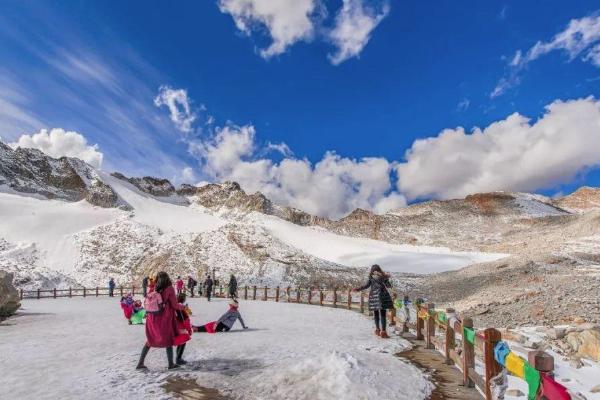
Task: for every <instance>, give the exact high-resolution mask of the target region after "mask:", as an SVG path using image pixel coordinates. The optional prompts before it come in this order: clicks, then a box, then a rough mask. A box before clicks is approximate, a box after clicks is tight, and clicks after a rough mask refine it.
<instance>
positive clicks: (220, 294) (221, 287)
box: [219, 285, 223, 297]
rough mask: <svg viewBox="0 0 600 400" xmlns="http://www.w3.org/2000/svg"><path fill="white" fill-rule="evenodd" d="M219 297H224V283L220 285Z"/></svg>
mask: <svg viewBox="0 0 600 400" xmlns="http://www.w3.org/2000/svg"><path fill="white" fill-rule="evenodd" d="M219 297H223V285H219Z"/></svg>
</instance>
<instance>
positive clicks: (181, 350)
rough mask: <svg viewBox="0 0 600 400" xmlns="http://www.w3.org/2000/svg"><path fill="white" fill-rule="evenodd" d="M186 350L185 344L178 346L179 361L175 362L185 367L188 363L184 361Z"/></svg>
mask: <svg viewBox="0 0 600 400" xmlns="http://www.w3.org/2000/svg"><path fill="white" fill-rule="evenodd" d="M184 350H185V343H184V344H182V345H181V346H177V359H176V360H175V363H176V364H179V365H185V364H187V361H185V360H184V359H183V351H184Z"/></svg>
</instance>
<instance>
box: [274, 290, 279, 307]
mask: <svg viewBox="0 0 600 400" xmlns="http://www.w3.org/2000/svg"><path fill="white" fill-rule="evenodd" d="M275 302H276V303H279V286H277V287H276V288H275Z"/></svg>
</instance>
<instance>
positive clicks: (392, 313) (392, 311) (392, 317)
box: [389, 290, 398, 326]
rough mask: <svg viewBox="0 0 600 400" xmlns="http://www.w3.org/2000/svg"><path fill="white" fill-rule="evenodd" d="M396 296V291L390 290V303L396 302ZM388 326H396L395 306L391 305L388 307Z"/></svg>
mask: <svg viewBox="0 0 600 400" xmlns="http://www.w3.org/2000/svg"><path fill="white" fill-rule="evenodd" d="M397 298H398V293H396V291H395V290H394V291H392V304H396V299H397ZM389 325H390V326H396V307H395V306H392V308H391V309H390V324H389Z"/></svg>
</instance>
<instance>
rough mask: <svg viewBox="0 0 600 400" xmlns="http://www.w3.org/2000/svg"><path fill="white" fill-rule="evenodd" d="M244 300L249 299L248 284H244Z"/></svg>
mask: <svg viewBox="0 0 600 400" xmlns="http://www.w3.org/2000/svg"><path fill="white" fill-rule="evenodd" d="M244 300H248V286H247V285H246V286H244Z"/></svg>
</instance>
